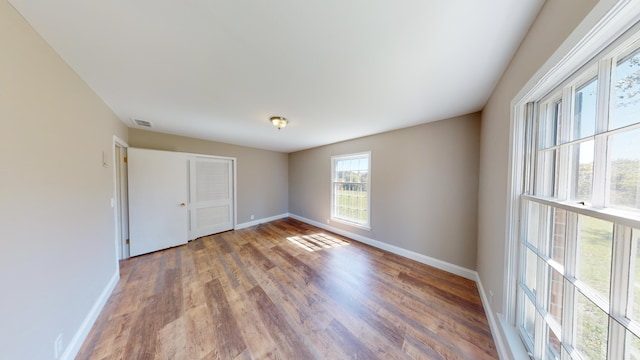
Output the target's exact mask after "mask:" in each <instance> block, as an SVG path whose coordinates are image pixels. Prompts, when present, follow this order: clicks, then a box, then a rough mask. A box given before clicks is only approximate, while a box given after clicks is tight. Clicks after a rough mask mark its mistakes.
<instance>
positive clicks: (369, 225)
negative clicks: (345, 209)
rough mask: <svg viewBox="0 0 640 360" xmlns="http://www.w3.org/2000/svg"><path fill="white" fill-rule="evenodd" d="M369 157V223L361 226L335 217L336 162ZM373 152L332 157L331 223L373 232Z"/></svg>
mask: <svg viewBox="0 0 640 360" xmlns="http://www.w3.org/2000/svg"><path fill="white" fill-rule="evenodd" d="M365 155H366V156H367V159H368V161H369V176H367V223H366V224H360V223H357V222H352V221H349V220H347V219H343V218H338V217H334V212H333V211H334V203H333V200H334V194H333V180H334V174H335V164H336V162H335V160H336V159H349V158H359V157H362V156H365ZM371 163H372V161H371V151H363V152H359V153H354V154H344V155H334V156H332V157H331V208H330V212H331V214H330V219H331V221H335V222H338V223H341V224H345V225H349V226H353V227H357V228H360V229H363V230H367V231H371Z"/></svg>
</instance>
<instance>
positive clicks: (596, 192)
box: [591, 58, 612, 207]
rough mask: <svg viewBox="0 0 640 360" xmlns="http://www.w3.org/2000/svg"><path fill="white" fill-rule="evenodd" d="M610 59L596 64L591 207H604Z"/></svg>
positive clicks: (609, 97)
mask: <svg viewBox="0 0 640 360" xmlns="http://www.w3.org/2000/svg"><path fill="white" fill-rule="evenodd" d="M611 63H612V62H611V59H609V58H607V59H604V60H601V61H600V62H599V64H598V99H597V101H598V105H597V113H596V136H595V141H594V153H595V154H594V159H593V192H592V195H591V202H592V205H593V206H595V207H605V206H606V193H607V191H606V188H607V186H606V182H607V173H606V170H607V153H608V151H607V137H606V136H605V135H598V134H602V133H604V132H606V131H607V128H608V126H609V106H610V102H611V100H610V99H611V96H610V93H611Z"/></svg>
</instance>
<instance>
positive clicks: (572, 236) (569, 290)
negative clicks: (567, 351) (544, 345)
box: [562, 212, 579, 349]
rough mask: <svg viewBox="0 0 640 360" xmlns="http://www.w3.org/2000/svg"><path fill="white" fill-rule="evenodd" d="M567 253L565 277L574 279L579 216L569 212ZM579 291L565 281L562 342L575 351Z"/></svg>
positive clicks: (567, 220) (567, 219) (567, 218)
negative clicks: (577, 293)
mask: <svg viewBox="0 0 640 360" xmlns="http://www.w3.org/2000/svg"><path fill="white" fill-rule="evenodd" d="M566 227H567V228H566V239H565V241H566V245H565V246H566V252H565V267H564V270H565V277H566V278H570V279H573V278H575V275H576V264H577V261H578V260H577V255H578V254H577V249H578V229H579V227H578V215H577V214H575V213H570V212H567V217H566ZM577 291H578V289H577V288H576V287H575V286H573V284H572V283H571V282H570V281H568V280H566V279H565V281H564V296H563V304H562V342H563V343H564V344H567V345H570V346H571V348H572V349H573V348H574V347H575V344H576V334H575V328H576V326H575V325H576V316H575V311H576V307H575V304H576V300H575V299H576V292H577Z"/></svg>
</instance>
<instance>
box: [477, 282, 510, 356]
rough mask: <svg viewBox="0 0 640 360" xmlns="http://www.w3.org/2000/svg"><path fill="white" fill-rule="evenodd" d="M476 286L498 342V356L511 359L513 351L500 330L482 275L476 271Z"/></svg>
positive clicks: (492, 333)
mask: <svg viewBox="0 0 640 360" xmlns="http://www.w3.org/2000/svg"><path fill="white" fill-rule="evenodd" d="M475 280H476V286H477V287H478V292H479V293H480V299H481V300H482V306H483V307H484V312H485V314H486V315H487V320H488V321H489V327H490V328H491V335H492V336H493V342H494V343H495V344H496V349H497V350H498V356H499V357H500V359H511V357H510V355H509V354H511V352H510V351H508V350H507V346H506V344H505V340H504V339H503V337H502V333H501V332H500V327H499V325H498V322H497V321H496V316H495V313H494V312H493V309H492V308H491V303H490V302H489V299H488V298H487V294H486V293H485V291H484V286H482V281H480V276H479V275H478V273H477V272H476V279H475Z"/></svg>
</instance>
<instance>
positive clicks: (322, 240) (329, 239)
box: [287, 233, 349, 252]
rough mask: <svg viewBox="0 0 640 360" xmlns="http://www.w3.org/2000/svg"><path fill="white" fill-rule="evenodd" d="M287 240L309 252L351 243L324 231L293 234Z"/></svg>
mask: <svg viewBox="0 0 640 360" xmlns="http://www.w3.org/2000/svg"><path fill="white" fill-rule="evenodd" d="M287 240H289V241H291V242H292V243H294V244H296V245H298V246H300V247H301V248H303V249H305V250H307V251H309V252H313V251H318V250H323V249H331V248H335V247H340V246H345V245H349V243H348V242H346V241H344V240H340V239H338V238H335V237H333V236H330V235H327V234H324V233H317V234H312V235H301V236H291V237H288V238H287Z"/></svg>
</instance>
